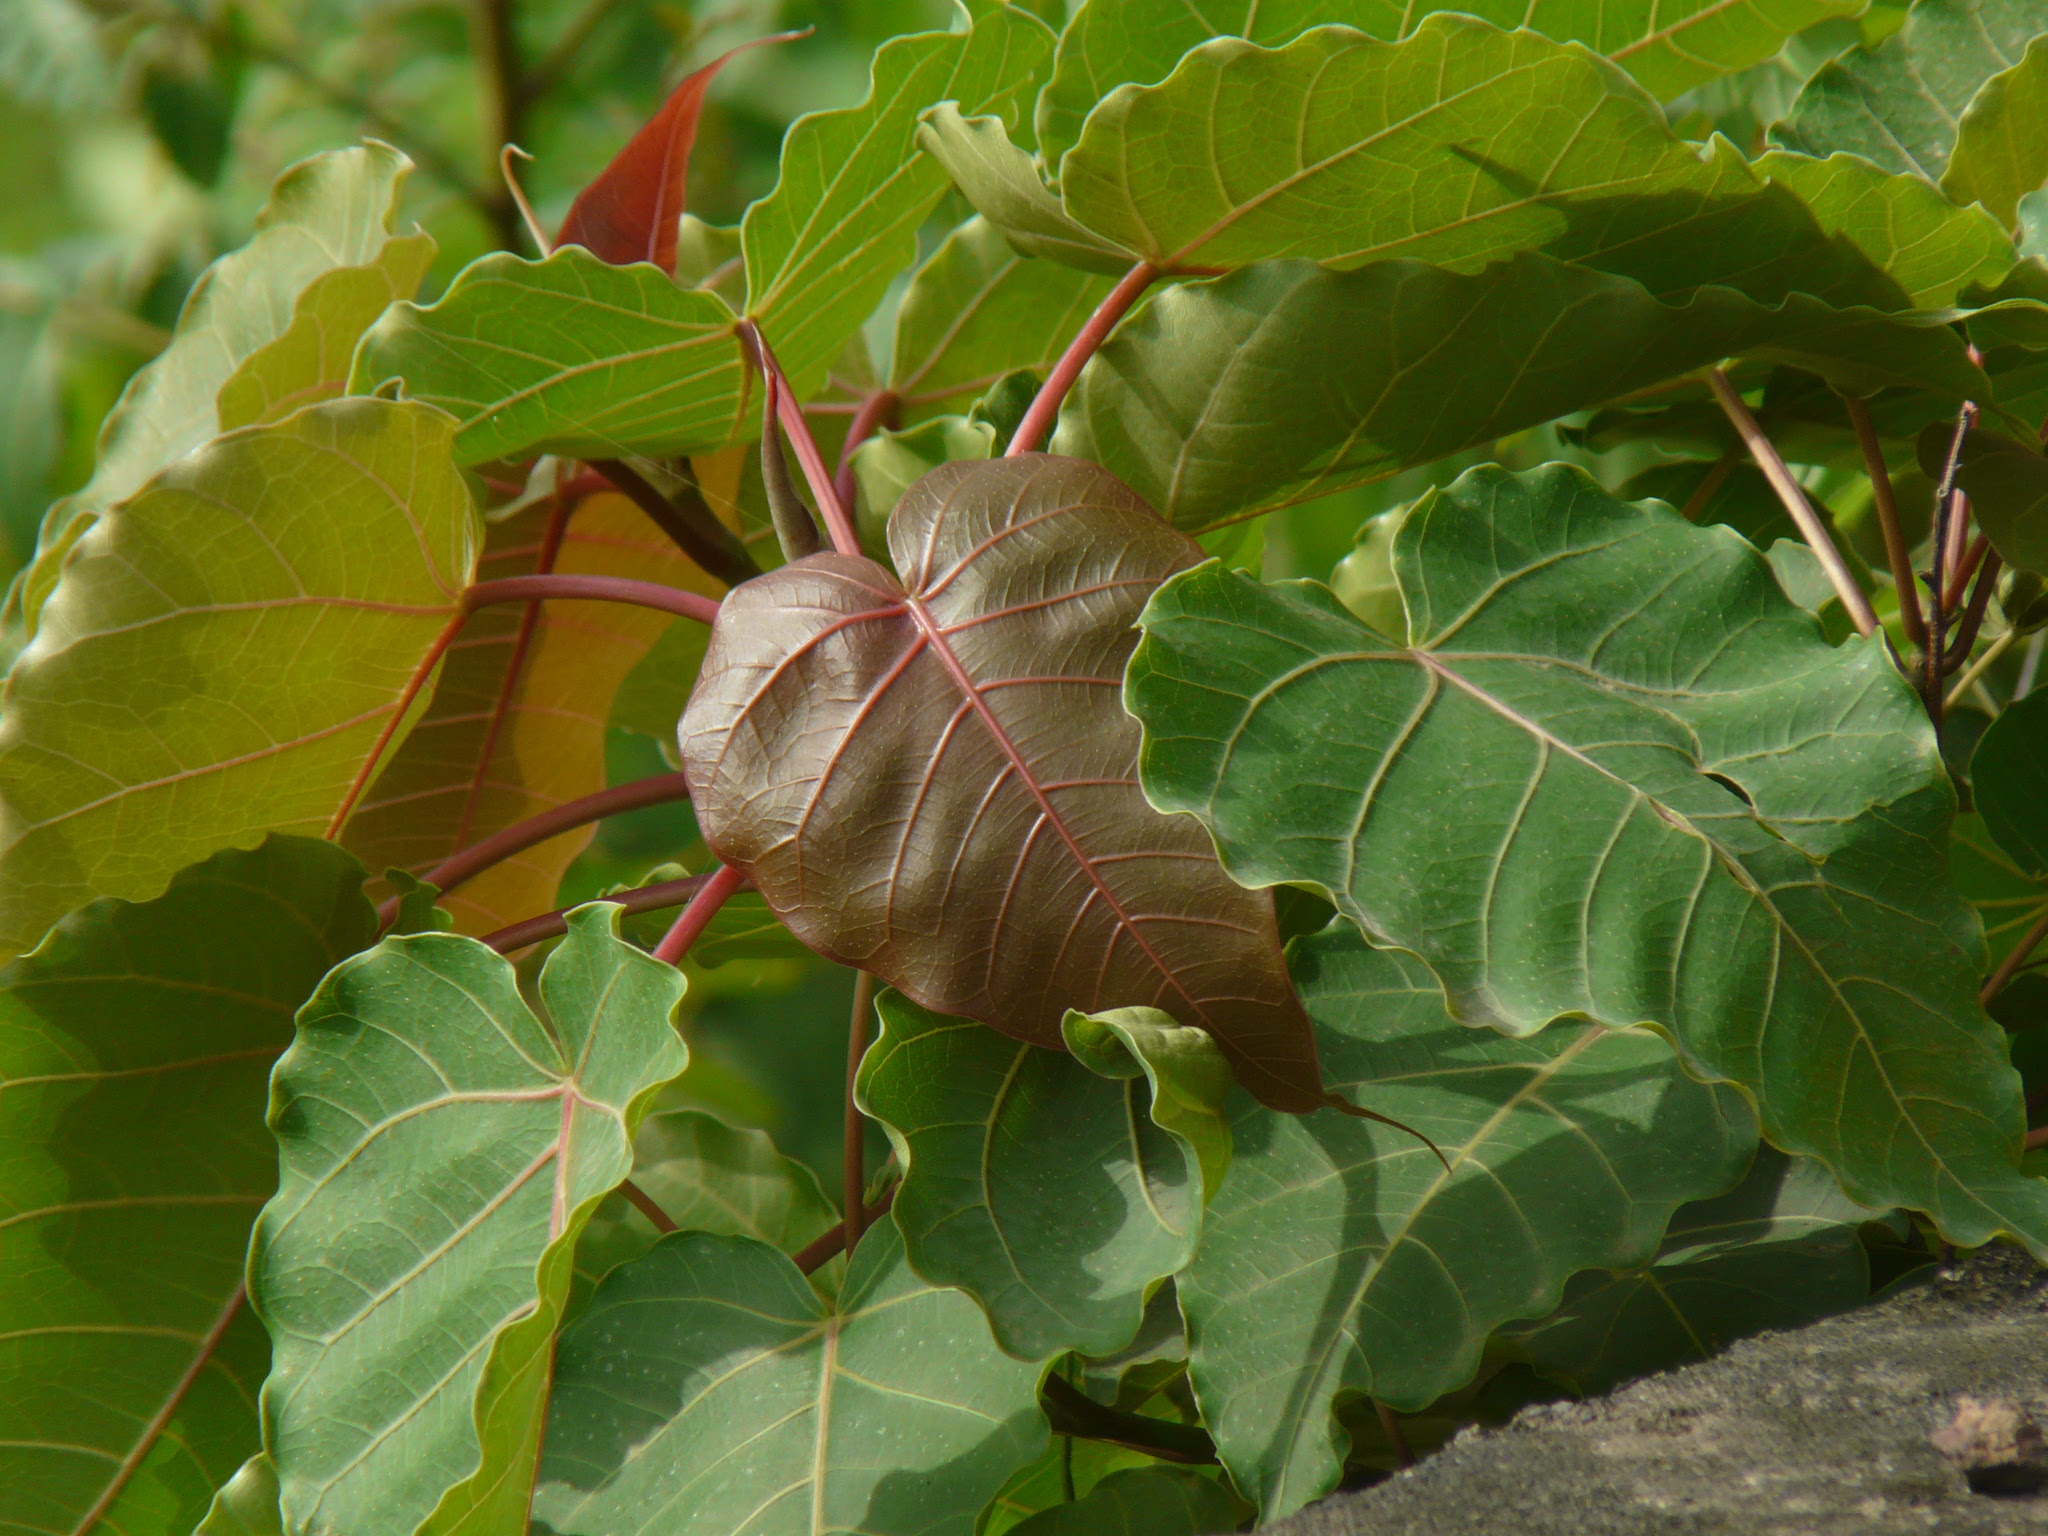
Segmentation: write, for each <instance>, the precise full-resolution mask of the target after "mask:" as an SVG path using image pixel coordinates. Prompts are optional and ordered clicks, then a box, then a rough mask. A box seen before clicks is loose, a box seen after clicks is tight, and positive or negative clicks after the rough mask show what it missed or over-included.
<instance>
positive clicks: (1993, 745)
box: [1970, 691, 2048, 880]
mask: <svg viewBox="0 0 2048 1536" xmlns="http://www.w3.org/2000/svg"><path fill="white" fill-rule="evenodd" d="M1970 789H1971V792H1972V795H1973V797H1974V798H1975V800H1976V803H1977V814H1978V815H1980V816H1982V817H1983V818H1984V825H1985V827H1986V828H1987V829H1988V830H1989V831H1990V833H1991V835H1992V836H1993V837H1994V838H1996V839H1997V840H1998V846H1999V847H2000V848H2003V849H2004V850H2005V852H2006V854H2007V855H2008V856H2009V857H2010V858H2011V859H2012V860H2013V861H2014V863H2015V864H2016V865H2017V866H2018V868H2019V870H2020V872H2021V873H2023V874H2025V875H2026V876H2028V877H2029V878H2031V879H2035V880H2039V879H2043V878H2048V691H2043V692H2038V693H2030V694H2028V695H2027V696H2026V697H2025V698H2021V699H2015V700H2013V702H2012V703H2011V704H2009V705H2007V706H2006V708H2005V710H2004V712H2003V713H2001V714H2000V715H1999V717H1998V718H1997V719H1996V720H1994V721H1992V722H1991V729H1989V730H1988V731H1986V732H1985V733H1984V735H1983V738H1982V739H1981V740H1980V741H1979V742H1978V743H1977V750H1976V752H1975V753H1974V754H1972V756H1971V758H1970Z"/></svg>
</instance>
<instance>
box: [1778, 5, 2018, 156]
mask: <svg viewBox="0 0 2048 1536" xmlns="http://www.w3.org/2000/svg"><path fill="white" fill-rule="evenodd" d="M2042 32H2048V7H2044V5H2043V4H2042V0H1917V3H1916V4H1915V5H1914V6H1913V8H1912V10H1910V11H1909V12H1907V14H1906V24H1905V26H1904V27H1902V28H1901V29H1900V30H1899V31H1898V32H1896V33H1894V34H1893V35H1892V36H1890V37H1888V38H1886V39H1885V40H1884V41H1883V42H1881V43H1879V44H1878V45H1877V46H1876V47H1874V48H1873V47H1870V46H1867V45H1866V46H1864V47H1861V48H1857V49H1855V50H1853V51H1852V52H1850V53H1847V54H1844V55H1843V56H1842V57H1841V58H1839V59H1836V60H1834V61H1833V62H1831V63H1829V64H1827V65H1825V66H1823V67H1822V68H1821V70H1820V71H1819V73H1817V74H1816V75H1815V76H1814V77H1813V78H1812V79H1811V80H1809V81H1807V83H1806V86H1805V88H1804V89H1803V90H1801V91H1800V93H1799V97H1798V99H1797V100H1796V101H1794V102H1793V104H1792V111H1791V113H1790V115H1789V116H1787V117H1786V119H1785V121H1784V122H1782V123H1780V124H1778V125H1777V126H1776V127H1775V128H1773V129H1772V130H1771V141H1772V142H1773V143H1774V144H1777V145H1780V146H1782V147H1783V148H1786V149H1796V150H1799V151H1801V152H1802V153H1805V154H1809V155H1829V154H1833V153H1835V152H1836V151H1837V150H1844V151H1847V152H1848V153H1850V154H1852V155H1861V156H1863V158H1864V159H1866V160H1870V161H1873V162H1875V163H1876V164H1877V165H1879V166H1881V167H1883V168H1884V169H1885V170H1887V171H1905V172H1911V173H1913V174H1915V175H1918V176H1924V177H1926V178H1927V180H1929V181H1933V182H1939V181H1940V180H1941V178H1942V173H1943V172H1944V171H1945V170H1946V169H1947V168H1948V162H1949V155H1950V153H1951V151H1953V149H1954V148H1955V143H1956V130H1957V126H1958V123H1959V120H1960V119H1961V118H1962V117H1963V115H1964V110H1965V109H1966V108H1967V107H1968V106H1969V105H1970V99H1971V98H1972V97H1973V96H1975V95H1976V94H1977V90H1978V88H1979V87H1980V86H1982V85H1983V84H1984V82H1985V81H1987V80H1989V79H1990V78H1991V77H1992V76H1993V75H1996V74H1998V73H2000V72H2001V71H2003V70H2007V69H2011V68H2012V67H2013V66H2014V65H2015V64H2017V63H2019V62H2020V59H2021V56H2022V55H2023V54H2024V52H2025V51H2026V47H2027V44H2028V43H2029V42H2030V41H2031V40H2032V39H2033V38H2034V37H2035V36H2036V35H2038V34H2040V33H2042Z"/></svg>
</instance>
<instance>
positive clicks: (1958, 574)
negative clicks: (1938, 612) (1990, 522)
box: [1941, 518, 1991, 613]
mask: <svg viewBox="0 0 2048 1536" xmlns="http://www.w3.org/2000/svg"><path fill="white" fill-rule="evenodd" d="M1956 522H1957V524H1958V525H1960V524H1961V522H1962V519H1961V518H1957V519H1956ZM1990 547H1991V541H1990V540H1989V539H1987V538H1986V537H1984V535H1983V534H1981V533H1980V534H1978V535H1977V536H1976V537H1975V538H1973V539H1972V540H1970V542H1969V544H1968V545H1967V546H1966V547H1965V548H1964V550H1963V552H1962V557H1961V558H1960V559H1958V560H1956V561H1954V562H1953V563H1952V564H1951V565H1950V567H1949V570H1950V571H1951V573H1952V574H1951V575H1950V576H1949V579H1948V590H1947V591H1945V592H1943V593H1942V594H1941V602H1942V606H1943V607H1945V608H1947V609H1948V610H1949V611H1950V612H1951V613H1953V612H1954V611H1955V606H1956V604H1957V603H1960V602H1961V601H1962V600H1963V593H1964V591H1965V590H1966V589H1967V588H1968V587H1969V585H1970V578H1971V577H1972V576H1973V575H1975V574H1976V572H1977V567H1978V566H1979V565H1981V564H1983V561H1984V551H1985V550H1987V549H1989V548H1990Z"/></svg>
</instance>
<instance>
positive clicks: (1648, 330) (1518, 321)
mask: <svg viewBox="0 0 2048 1536" xmlns="http://www.w3.org/2000/svg"><path fill="white" fill-rule="evenodd" d="M1736 354H1747V355H1749V356H1753V357H1758V358H1766V359H1769V360H1771V361H1783V362H1786V363H1790V364H1792V365H1794V366H1796V367H1803V368H1809V369H1812V370H1815V371H1817V372H1820V373H1822V374H1823V375H1826V376H1829V377H1832V378H1834V379H1836V380H1838V381H1839V382H1840V383H1842V385H1843V386H1844V387H1846V388H1850V389H1855V390H1858V391H1870V390H1874V389H1876V388H1880V387H1883V386H1884V385H1887V384H1904V383H1911V384H1914V385H1931V386H1933V387H1935V388H1938V389H1944V390H1953V391H1954V392H1955V393H1956V395H1957V397H1958V398H1964V397H1967V396H1966V394H1965V392H1966V391H1968V390H1970V389H1980V390H1981V389H1983V388H1984V387H1985V384H1986V381H1985V380H1984V379H1983V377H1982V375H1981V374H1979V373H1978V372H1977V370H1976V369H1975V368H1973V367H1972V366H1971V365H1970V363H1969V360H1968V358H1967V356H1966V355H1965V353H1964V350H1963V344H1962V340H1961V338H1960V337H1958V336H1957V335H1956V334H1955V333H1954V331H1953V330H1951V329H1950V328H1948V327H1947V326H1946V325H1944V324H1943V323H1942V322H1941V321H1940V320H1939V319H1938V318H1937V317H1933V316H1917V317H1907V316H1893V315H1880V314H1876V313H1874V312H1872V311H1869V310H1846V311H1845V310H1837V309H1832V308H1829V307H1828V306H1826V305H1823V304H1820V303H1818V302H1816V301H1815V300H1812V299H1809V298H1805V297H1800V296H1795V297H1793V298H1791V299H1788V300H1787V301H1786V302H1785V303H1784V304H1783V305H1782V306H1779V307H1776V308H1772V307H1766V306H1764V305H1760V304H1757V303H1754V302H1753V301H1751V300H1749V299H1746V298H1744V297H1742V296H1741V295H1739V294H1736V293H1733V292H1731V291H1729V290H1727V289H1719V288H1716V289H1707V290H1703V291H1701V292H1700V293H1698V294H1697V295H1695V296H1693V297H1691V298H1690V299H1687V300H1682V301H1678V302H1664V301H1660V300H1659V299H1657V298H1655V297H1653V296H1652V295H1650V294H1649V293H1647V292H1645V291H1644V289H1643V288H1641V287H1640V286H1639V285H1637V284H1636V283H1634V282H1631V281H1630V280H1628V279H1627V278H1622V277H1614V276H1610V275H1606V274H1602V273H1597V272H1589V271H1587V270H1585V269H1584V268H1581V267H1576V266H1570V265H1566V264H1564V263H1561V262H1555V261H1550V260H1547V259H1546V258H1544V257H1540V256H1522V257H1519V258H1517V259H1516V260H1514V261H1512V262H1506V263H1502V264H1501V265H1498V266H1495V267H1491V268H1489V269H1487V270H1486V271H1484V272H1481V273H1477V274H1474V275H1471V276H1461V275H1458V274H1456V273H1451V272H1445V271H1442V270H1439V269H1437V268H1434V267H1426V266H1422V265H1419V264H1416V263H1413V262H1385V263H1380V264H1377V265H1374V266H1371V267H1366V268H1363V269H1361V270H1359V271H1356V272H1330V271H1327V270H1325V269H1324V268H1322V267H1320V266H1316V265H1313V264H1311V263H1308V262H1275V263H1271V264H1268V265H1263V266H1260V267H1256V268H1253V269H1251V270H1248V271H1243V272H1236V273H1232V274H1231V275H1230V276H1228V277H1224V278H1219V279H1217V280H1216V281H1214V282H1206V283H1187V284H1182V285H1180V286H1177V287H1174V288H1169V289H1167V290H1165V291H1164V292H1161V293H1159V294H1156V295H1155V296H1154V297H1153V298H1152V299H1151V301H1150V302H1149V303H1147V304H1146V305H1145V307H1144V308H1143V309H1141V310H1139V311H1138V313H1137V314H1136V315H1135V316H1133V317H1132V318H1131V319H1130V320H1128V321H1126V322H1125V324H1124V326H1123V327H1122V329H1121V330H1119V332H1118V333H1117V334H1116V336H1115V337H1113V338H1112V339H1111V340H1110V342H1109V343H1108V345H1106V346H1105V347H1104V348H1103V349H1102V350H1101V351H1100V352H1098V353H1097V354H1096V356H1095V357H1094V359H1093V360H1092V361H1090V363H1089V364H1088V366H1087V368H1085V369H1084V370H1083V371H1082V374H1081V378H1080V382H1079V383H1078V384H1077V385H1076V386H1075V389H1074V393H1073V394H1072V395H1071V396H1069V397H1068V400H1067V404H1066V407H1065V409H1064V410H1063V411H1062V412H1061V416H1060V426H1059V431H1058V433H1057V434H1056V435H1055V437H1054V438H1053V442H1052V447H1053V450H1054V451H1055V452H1058V453H1062V454H1069V455H1072V456H1074V457H1076V458H1084V459H1092V460H1094V461H1095V462H1097V463H1099V464H1102V465H1104V466H1106V467H1107V468H1108V469H1110V470H1111V471H1113V472H1114V473H1115V474H1117V475H1118V476H1119V477H1121V478H1122V479H1123V480H1124V481H1126V482H1127V483H1128V484H1129V485H1130V486H1131V487H1132V489H1134V490H1135V491H1137V493H1138V494H1139V495H1140V496H1142V497H1144V498H1145V499H1146V501H1147V502H1148V503H1150V504H1151V505H1152V506H1154V507H1156V508H1158V509H1159V511H1160V512H1161V513H1162V514H1163V515H1164V516H1166V517H1167V518H1169V519H1170V520H1172V522H1173V523H1174V524H1175V525H1176V526H1178V527H1182V528H1187V529H1190V530H1195V531H1200V530H1203V529H1207V528H1212V527H1215V526H1217V525H1218V524H1220V523H1224V522H1228V521H1233V520H1235V519H1239V518H1244V517H1249V516H1252V515H1255V514H1256V513H1259V512H1262V511H1267V510H1270V509H1272V508H1274V507H1279V506H1286V505H1288V504H1290V503H1292V502H1296V501H1305V500H1307V499H1309V498H1311V497H1314V496H1320V495H1324V494H1327V493H1328V492H1331V491H1335V490H1339V489H1341V488H1343V487H1344V486H1347V485H1355V484H1358V483H1360V482H1362V481H1369V480H1378V479H1384V478H1386V477H1387V476H1389V475H1392V474H1394V473H1396V472H1398V471H1400V470H1402V469H1407V468H1410V467H1413V466H1415V465H1420V464H1427V463H1430V462H1432V461H1434V460H1436V459H1440V458H1442V457H1444V456H1446V455H1448V454H1451V453H1455V452H1458V451H1459V450H1461V449H1464V448H1470V447H1473V446H1476V445H1478V444H1481V443H1487V442H1491V441H1493V440H1494V439H1495V438H1498V437H1501V436H1504V435H1505V434H1507V433H1510V432H1515V431H1519V430H1521V429H1523V428H1526V427H1531V426H1535V425H1537V424H1539V423H1541V422H1545V421H1549V420H1551V419H1553V418H1554V417H1556V416H1558V415H1559V414H1561V413H1563V412H1566V411H1573V410H1581V409H1584V408H1586V407H1589V406H1592V405H1595V404H1598V403H1599V402H1600V401H1602V400H1606V399H1612V398H1614V397H1616V396H1619V395H1624V394H1627V393H1629V392H1631V391H1633V390H1637V389H1643V388H1647V387H1648V386H1650V385H1653V384H1657V383H1661V382H1663V381H1665V380H1667V379H1672V378H1676V377H1678V376H1680V375H1682V374H1684V373H1688V372H1690V371H1692V370H1694V369H1697V368H1700V367H1702V366H1704V365H1706V364H1708V363H1711V362H1715V361H1718V360H1720V359H1721V358H1724V357H1727V356H1730V355H1736Z"/></svg>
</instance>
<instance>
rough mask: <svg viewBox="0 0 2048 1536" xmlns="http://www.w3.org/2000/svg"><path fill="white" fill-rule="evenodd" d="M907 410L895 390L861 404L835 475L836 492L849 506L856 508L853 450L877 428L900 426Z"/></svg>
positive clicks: (843, 447)
mask: <svg viewBox="0 0 2048 1536" xmlns="http://www.w3.org/2000/svg"><path fill="white" fill-rule="evenodd" d="M902 409H903V397H902V396H901V395H898V394H896V393H895V392H894V391H893V390H887V389H878V390H876V391H875V392H874V393H873V394H872V395H869V396H868V397H867V398H866V399H864V400H862V401H861V403H860V409H859V410H857V411H855V412H854V413H853V423H852V425H850V426H849V427H847V429H846V441H845V442H844V443H842V444H841V445H840V448H839V468H838V469H837V470H836V471H834V473H833V475H832V488H833V489H834V490H835V491H837V492H838V493H839V500H840V501H841V502H842V503H843V504H844V505H846V506H849V507H851V506H852V505H853V504H854V485H853V450H854V449H856V448H858V447H859V446H860V445H861V444H862V443H864V442H866V441H867V440H868V439H869V438H871V437H873V436H874V435H875V428H877V427H890V428H893V427H894V426H895V425H896V422H897V420H898V417H899V415H900V413H901V411H902Z"/></svg>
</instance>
